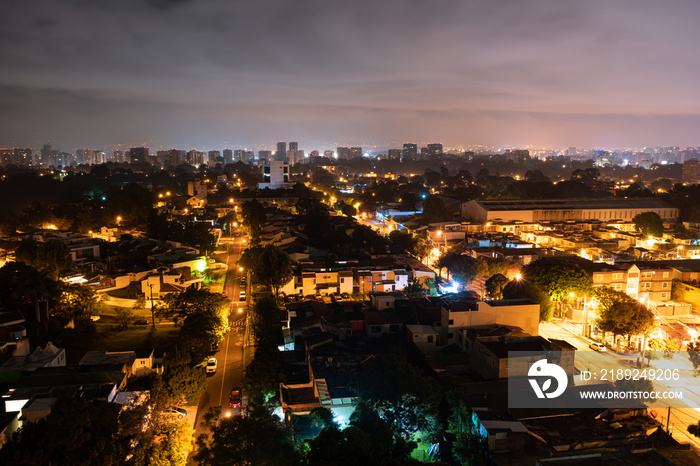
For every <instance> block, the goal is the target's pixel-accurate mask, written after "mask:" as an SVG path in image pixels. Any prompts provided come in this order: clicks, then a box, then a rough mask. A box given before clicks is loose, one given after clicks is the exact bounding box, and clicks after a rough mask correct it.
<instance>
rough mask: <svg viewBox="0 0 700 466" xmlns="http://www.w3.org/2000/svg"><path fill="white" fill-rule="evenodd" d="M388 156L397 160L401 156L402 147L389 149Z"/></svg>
mask: <svg viewBox="0 0 700 466" xmlns="http://www.w3.org/2000/svg"><path fill="white" fill-rule="evenodd" d="M387 157H388V158H389V159H391V160H397V159H400V158H401V149H389V152H388V154H387Z"/></svg>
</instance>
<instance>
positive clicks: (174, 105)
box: [0, 0, 700, 146]
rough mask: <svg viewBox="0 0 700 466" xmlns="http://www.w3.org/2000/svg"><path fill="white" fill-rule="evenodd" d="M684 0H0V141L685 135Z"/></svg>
mask: <svg viewBox="0 0 700 466" xmlns="http://www.w3.org/2000/svg"><path fill="white" fill-rule="evenodd" d="M699 15H700V4H697V5H696V4H695V3H689V2H681V1H670V2H663V4H661V3H659V2H654V1H649V0H621V1H618V2H607V1H603V0H589V1H586V2H574V1H566V0H564V1H561V0H556V1H555V0H517V1H516V0H510V1H508V0H506V1H499V2H493V1H489V0H481V1H469V2H464V1H462V0H436V1H430V2H426V1H422V0H385V1H382V2H377V1H371V0H358V1H353V2H329V1H327V0H274V1H272V0H269V1H230V0H207V1H185V0H148V1H146V0H122V1H120V2H93V1H75V0H63V1H61V2H55V1H50V0H43V1H42V0H38V1H33V2H26V1H21V0H6V1H4V2H2V3H0V63H2V64H3V66H2V67H1V68H0V86H3V87H1V88H0V92H1V94H0V103H2V104H5V105H8V106H9V105H11V106H12V107H11V108H12V111H10V110H9V109H10V107H5V106H4V105H3V107H0V115H2V118H3V120H2V122H3V124H2V125H0V145H4V144H9V143H10V142H12V141H25V144H30V143H32V144H36V143H38V142H41V141H43V140H48V139H51V140H59V141H60V140H64V141H66V144H70V145H85V144H88V142H89V144H92V145H99V144H101V140H100V138H103V139H104V140H109V141H124V142H126V143H128V142H129V141H133V140H145V139H148V140H156V141H158V140H159V141H160V142H161V143H163V144H165V145H174V144H177V145H184V146H187V145H215V144H217V143H220V142H221V141H225V142H229V143H231V144H233V143H236V144H240V145H244V144H247V143H249V142H251V141H258V140H269V141H275V140H277V139H280V138H281V139H284V138H285V137H288V138H295V139H302V137H304V138H306V140H307V141H318V142H319V143H321V142H323V141H327V140H332V141H340V142H342V141H344V140H346V139H347V140H348V141H347V142H348V143H350V142H354V141H356V142H357V143H362V142H366V143H369V142H377V143H382V142H384V141H394V140H397V141H401V140H404V139H406V140H408V139H412V140H421V141H426V140H437V139H440V140H443V141H444V142H445V143H451V144H460V143H461V144H469V143H484V144H495V145H499V144H514V145H524V144H528V143H531V144H561V145H570V144H575V145H601V144H612V145H631V144H635V143H637V141H638V140H639V144H640V145H644V144H655V143H659V144H660V143H662V142H663V143H673V144H679V145H690V144H700V143H699V142H697V141H696V140H695V138H696V136H695V131H694V130H693V126H694V125H695V124H696V123H697V120H698V117H697V115H698V114H700V99H699V98H698V97H700V96H699V95H698V93H699V92H700V90H699V89H698V87H697V85H696V76H698V75H699V74H700V60H699V58H700V57H699V56H698V55H699V54H700V52H699V51H698V49H697V48H696V47H695V46H694V44H696V43H697V42H698V39H700V37H698V36H699V35H700V32H699V31H698V29H697V27H696V26H695V23H696V20H697V18H698V17H699ZM12 115H15V117H14V121H9V120H13V116H12ZM50 115H62V118H61V119H60V121H58V120H57V119H55V118H51V117H50ZM85 115H91V116H92V117H91V118H89V119H86V118H85ZM81 125H82V127H81ZM84 125H88V127H89V128H90V131H86V130H85V128H84ZM171 135H175V137H174V138H171ZM285 135H288V136H285ZM188 138H191V139H188ZM642 138H648V139H650V140H649V141H646V140H645V141H641V140H640V139H642ZM351 139H352V140H353V141H350V140H351ZM668 139H674V140H673V141H668Z"/></svg>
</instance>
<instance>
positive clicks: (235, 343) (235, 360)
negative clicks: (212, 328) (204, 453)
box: [195, 236, 247, 438]
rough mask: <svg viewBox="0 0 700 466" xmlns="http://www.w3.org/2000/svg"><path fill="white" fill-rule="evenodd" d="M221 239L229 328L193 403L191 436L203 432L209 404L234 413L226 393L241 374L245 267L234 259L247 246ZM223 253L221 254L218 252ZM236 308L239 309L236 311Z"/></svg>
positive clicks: (238, 239)
mask: <svg viewBox="0 0 700 466" xmlns="http://www.w3.org/2000/svg"><path fill="white" fill-rule="evenodd" d="M221 243H222V244H225V245H226V246H227V248H228V253H227V254H226V255H225V257H221V260H225V261H226V263H227V265H228V271H227V273H226V279H225V282H224V290H225V291H226V293H227V295H228V298H229V300H230V301H231V314H230V316H229V323H230V324H231V330H230V331H229V332H228V333H227V334H226V337H225V338H224V341H222V342H221V344H220V345H219V350H218V351H217V352H216V354H214V355H213V357H215V358H216V359H217V361H218V368H217V371H216V373H215V374H213V375H211V376H209V377H208V379H207V388H206V390H205V392H204V393H203V394H202V397H201V398H200V400H199V405H198V406H197V418H196V423H195V438H196V437H197V436H199V435H200V434H202V433H204V429H202V427H201V422H202V420H203V416H204V414H206V412H207V411H208V410H209V408H211V407H214V406H221V408H222V409H221V412H222V415H226V413H227V412H230V413H231V414H238V409H235V410H232V409H230V408H229V394H230V392H231V388H233V387H241V386H242V378H243V345H242V344H243V335H244V331H245V327H244V325H243V324H244V323H245V316H246V315H247V306H246V303H245V300H244V301H240V300H239V298H240V292H241V291H244V290H245V286H242V285H241V281H240V278H241V277H242V276H245V275H246V271H245V270H243V271H241V270H239V266H238V264H237V263H236V262H237V261H238V259H240V257H241V253H242V252H243V250H244V249H245V248H246V247H247V237H246V236H239V237H232V238H222V239H221ZM222 256H224V255H222ZM239 309H240V312H239Z"/></svg>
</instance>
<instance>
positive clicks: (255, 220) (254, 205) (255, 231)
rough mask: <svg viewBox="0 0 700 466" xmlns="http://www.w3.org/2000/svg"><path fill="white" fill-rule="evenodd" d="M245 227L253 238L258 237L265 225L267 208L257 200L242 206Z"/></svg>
mask: <svg viewBox="0 0 700 466" xmlns="http://www.w3.org/2000/svg"><path fill="white" fill-rule="evenodd" d="M241 217H242V219H243V226H244V227H246V228H247V229H248V231H249V232H250V235H251V236H254V237H257V236H258V235H260V232H261V231H262V225H263V223H265V207H264V206H263V205H262V204H261V203H260V202H258V200H257V199H252V200H250V201H246V202H244V203H243V205H242V206H241Z"/></svg>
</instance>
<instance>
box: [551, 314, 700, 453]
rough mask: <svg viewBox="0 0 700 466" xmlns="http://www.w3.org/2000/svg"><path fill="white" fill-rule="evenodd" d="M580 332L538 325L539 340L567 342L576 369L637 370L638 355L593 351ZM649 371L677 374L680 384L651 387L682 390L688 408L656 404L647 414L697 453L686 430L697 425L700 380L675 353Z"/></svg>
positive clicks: (699, 445) (697, 443) (697, 444)
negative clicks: (672, 356) (665, 370)
mask: <svg viewBox="0 0 700 466" xmlns="http://www.w3.org/2000/svg"><path fill="white" fill-rule="evenodd" d="M581 332H582V327H581V325H575V324H571V323H562V322H559V321H554V322H548V323H542V324H540V335H541V336H543V337H545V338H555V339H558V340H566V341H567V342H568V343H570V344H571V345H573V346H574V347H576V360H575V366H576V369H578V370H586V371H591V372H600V371H601V369H603V368H605V369H607V370H608V371H610V370H617V369H632V368H635V367H637V365H636V363H637V359H638V357H637V355H630V356H625V355H622V354H618V353H616V352H615V351H612V350H608V351H600V352H599V351H593V350H592V349H590V348H589V346H588V345H589V343H590V342H591V341H589V340H587V339H586V338H583V337H582V336H581ZM651 367H652V368H654V369H677V370H678V371H679V373H680V377H679V380H670V381H664V382H660V381H658V380H655V381H654V382H653V385H654V388H655V389H656V390H660V391H669V390H674V389H676V390H677V389H683V393H684V395H687V396H684V399H683V403H685V404H687V405H688V407H687V408H670V409H669V408H668V407H664V406H661V407H657V406H658V405H659V404H660V403H657V404H655V406H654V409H653V410H652V409H650V410H649V413H650V414H651V415H652V417H654V419H655V420H657V421H658V422H659V423H660V424H661V425H662V426H663V427H664V430H666V426H668V431H669V432H670V433H671V435H672V436H673V437H674V438H675V439H676V440H677V441H679V442H681V443H689V444H690V445H691V446H692V447H693V449H695V450H696V451H698V452H700V438H698V437H695V436H694V435H691V434H689V433H688V426H689V425H691V424H697V423H698V422H699V421H700V377H696V376H695V374H694V373H693V366H692V364H691V363H690V360H689V359H688V358H687V356H685V354H684V353H682V352H681V353H678V354H677V355H676V357H675V358H673V359H672V360H668V359H663V358H662V359H659V360H654V361H651ZM582 383H585V382H580V381H578V383H577V385H578V384H582ZM590 383H599V381H591V382H590ZM669 415H670V419H669Z"/></svg>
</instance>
